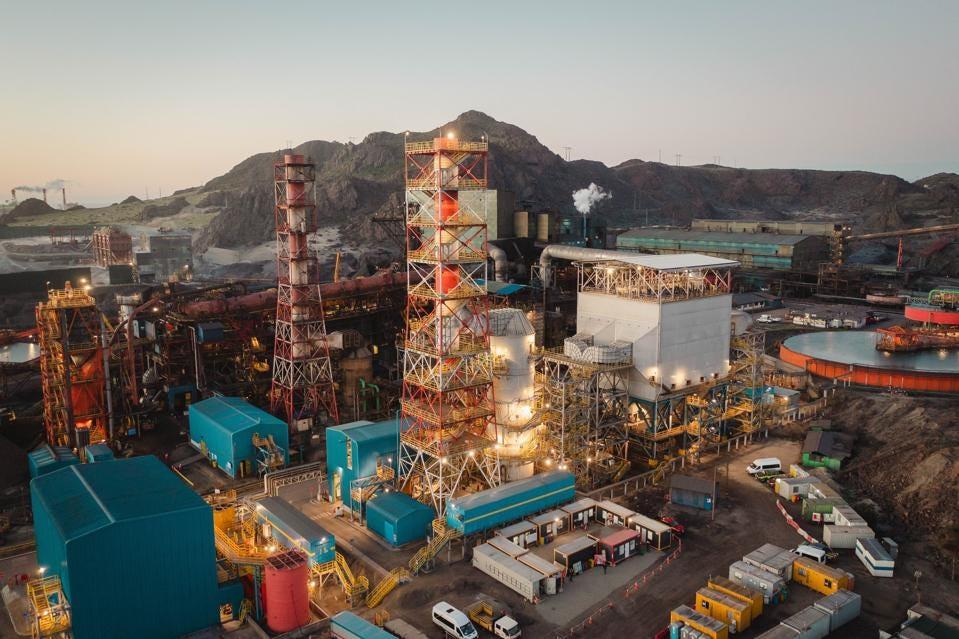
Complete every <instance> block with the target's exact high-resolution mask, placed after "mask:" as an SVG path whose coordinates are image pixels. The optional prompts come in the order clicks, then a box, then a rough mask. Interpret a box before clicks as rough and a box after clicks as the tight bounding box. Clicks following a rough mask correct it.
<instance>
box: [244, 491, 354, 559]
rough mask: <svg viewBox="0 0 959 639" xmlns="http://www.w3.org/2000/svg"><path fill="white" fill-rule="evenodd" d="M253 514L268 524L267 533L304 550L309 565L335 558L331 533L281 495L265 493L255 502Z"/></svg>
mask: <svg viewBox="0 0 959 639" xmlns="http://www.w3.org/2000/svg"><path fill="white" fill-rule="evenodd" d="M256 515H257V517H259V518H260V519H261V520H263V521H264V522H265V523H267V524H269V533H270V534H271V535H273V536H274V537H276V538H278V541H279V542H280V543H281V544H282V545H284V546H287V547H289V548H296V549H298V550H302V551H303V552H305V553H306V555H307V556H308V557H309V558H310V564H311V565H316V564H325V563H327V562H330V561H333V559H334V558H335V555H336V540H335V539H334V538H333V535H332V534H330V533H328V532H327V531H326V529H325V528H323V527H322V526H320V525H319V524H318V523H316V522H315V521H314V520H312V519H310V518H309V517H307V516H306V515H305V514H304V513H303V511H301V510H299V509H298V508H296V507H295V506H293V504H291V503H290V502H288V501H286V500H285V499H283V498H282V497H264V498H263V499H261V500H260V501H258V502H256Z"/></svg>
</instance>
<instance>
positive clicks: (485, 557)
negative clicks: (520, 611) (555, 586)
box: [473, 544, 544, 602]
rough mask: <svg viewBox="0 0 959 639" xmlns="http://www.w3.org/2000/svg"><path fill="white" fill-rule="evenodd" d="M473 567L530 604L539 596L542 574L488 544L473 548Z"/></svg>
mask: <svg viewBox="0 0 959 639" xmlns="http://www.w3.org/2000/svg"><path fill="white" fill-rule="evenodd" d="M473 567H474V568H477V569H478V570H480V571H482V572H484V573H486V574H487V575H489V576H490V577H492V578H493V579H495V580H497V581H499V582H500V583H502V584H503V585H505V586H507V587H508V588H510V589H512V590H514V591H516V592H518V593H519V594H520V595H522V596H523V597H524V598H525V599H526V600H527V601H530V602H532V601H533V600H534V599H536V598H537V597H539V595H540V594H541V588H542V583H543V579H544V577H543V574H542V573H540V572H539V571H538V570H534V569H532V568H530V567H529V566H527V565H526V564H523V563H520V562H518V561H516V560H515V559H513V558H512V557H510V556H509V555H507V554H505V553H502V552H500V551H499V550H496V549H495V548H493V547H492V546H490V545H489V544H480V545H479V546H476V547H475V548H473Z"/></svg>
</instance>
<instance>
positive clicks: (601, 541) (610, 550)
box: [594, 528, 643, 566]
mask: <svg viewBox="0 0 959 639" xmlns="http://www.w3.org/2000/svg"><path fill="white" fill-rule="evenodd" d="M594 539H596V549H597V552H600V553H602V554H603V555H604V556H605V557H606V561H608V562H609V563H611V564H612V565H614V566H615V565H616V564H617V563H619V562H621V561H624V560H626V559H629V558H630V557H632V556H633V555H637V554H642V552H643V540H642V533H640V532H639V531H638V530H632V529H630V528H624V529H622V530H617V531H616V532H614V533H610V534H609V535H606V536H605V537H600V538H596V537H594Z"/></svg>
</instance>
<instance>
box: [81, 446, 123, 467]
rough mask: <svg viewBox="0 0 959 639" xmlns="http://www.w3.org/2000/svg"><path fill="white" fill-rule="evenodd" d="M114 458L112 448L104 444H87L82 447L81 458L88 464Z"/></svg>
mask: <svg viewBox="0 0 959 639" xmlns="http://www.w3.org/2000/svg"><path fill="white" fill-rule="evenodd" d="M115 458H116V456H115V455H114V454H113V449H111V448H110V447H109V446H107V445H106V444H87V445H86V446H84V447H83V460H84V461H85V462H86V463H88V464H93V463H96V462H104V461H110V460H111V459H115Z"/></svg>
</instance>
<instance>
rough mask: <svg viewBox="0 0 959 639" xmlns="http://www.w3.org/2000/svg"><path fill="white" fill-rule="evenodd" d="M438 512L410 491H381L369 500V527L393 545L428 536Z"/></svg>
mask: <svg viewBox="0 0 959 639" xmlns="http://www.w3.org/2000/svg"><path fill="white" fill-rule="evenodd" d="M435 517H436V513H434V512H433V509H432V508H430V507H429V506H427V505H426V504H424V503H421V502H418V501H416V500H415V499H413V498H412V497H410V496H409V495H406V494H404V493H399V492H395V491H391V492H388V493H381V494H379V495H377V496H376V497H374V498H373V499H371V500H370V501H368V502H367V504H366V527H367V528H369V529H370V530H371V531H373V532H374V533H376V534H377V535H379V536H380V537H382V538H383V539H385V540H386V541H387V542H388V543H390V544H392V545H393V546H402V545H403V544H408V543H410V542H413V541H420V540H422V539H426V536H427V535H428V534H429V532H430V527H431V525H432V523H433V519H434V518H435Z"/></svg>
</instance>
